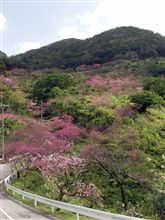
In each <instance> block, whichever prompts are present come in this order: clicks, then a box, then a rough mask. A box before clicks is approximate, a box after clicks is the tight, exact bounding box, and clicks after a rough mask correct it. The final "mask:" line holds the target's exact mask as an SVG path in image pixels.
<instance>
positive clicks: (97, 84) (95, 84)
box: [86, 75, 106, 87]
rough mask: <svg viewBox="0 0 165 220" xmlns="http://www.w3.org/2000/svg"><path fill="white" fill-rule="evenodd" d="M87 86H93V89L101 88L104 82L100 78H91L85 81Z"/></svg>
mask: <svg viewBox="0 0 165 220" xmlns="http://www.w3.org/2000/svg"><path fill="white" fill-rule="evenodd" d="M86 83H87V85H90V86H93V87H101V86H104V85H105V83H106V81H105V79H104V78H103V77H101V76H98V75H96V76H93V77H92V78H91V79H89V80H87V81H86Z"/></svg>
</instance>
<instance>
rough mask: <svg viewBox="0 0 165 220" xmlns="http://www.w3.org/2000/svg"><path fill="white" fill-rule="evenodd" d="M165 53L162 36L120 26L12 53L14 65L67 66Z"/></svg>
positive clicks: (142, 57) (164, 39)
mask: <svg viewBox="0 0 165 220" xmlns="http://www.w3.org/2000/svg"><path fill="white" fill-rule="evenodd" d="M161 56H165V37H163V36H161V35H160V34H157V33H154V32H152V31H148V30H144V29H139V28H136V27H131V26H129V27H119V28H115V29H111V30H109V31H105V32H103V33H101V34H98V35H96V36H94V37H92V38H88V39H85V40H79V39H74V38H71V39H66V40H62V41H58V42H55V43H52V44H50V45H48V46H44V47H41V48H39V49H35V50H30V51H28V52H26V53H23V54H19V55H17V56H12V57H11V58H10V61H11V63H12V65H13V66H17V67H25V68H30V69H38V68H50V67H55V68H68V67H72V68H74V67H77V66H79V65H82V64H86V65H90V64H95V63H105V62H107V61H110V60H116V59H146V58H150V57H161Z"/></svg>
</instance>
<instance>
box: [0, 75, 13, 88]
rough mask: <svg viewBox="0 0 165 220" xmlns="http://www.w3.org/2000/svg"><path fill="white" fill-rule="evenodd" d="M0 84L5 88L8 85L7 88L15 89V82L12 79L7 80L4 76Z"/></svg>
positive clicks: (0, 77) (0, 79) (0, 78)
mask: <svg viewBox="0 0 165 220" xmlns="http://www.w3.org/2000/svg"><path fill="white" fill-rule="evenodd" d="M0 84H1V85H2V86H3V84H4V85H6V86H9V87H13V86H14V81H13V80H12V79H10V78H7V77H5V76H3V75H1V76H0Z"/></svg>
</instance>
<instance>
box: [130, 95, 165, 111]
mask: <svg viewBox="0 0 165 220" xmlns="http://www.w3.org/2000/svg"><path fill="white" fill-rule="evenodd" d="M130 98H131V102H132V103H133V104H134V105H135V107H136V108H137V109H138V110H139V112H145V111H146V109H147V108H148V107H151V106H159V105H161V104H163V103H164V101H163V99H162V97H160V96H159V95H158V94H156V93H155V92H153V91H142V92H137V93H135V94H133V95H131V96H130Z"/></svg>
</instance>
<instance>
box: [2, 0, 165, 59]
mask: <svg viewBox="0 0 165 220" xmlns="http://www.w3.org/2000/svg"><path fill="white" fill-rule="evenodd" d="M0 1H1V10H0V32H1V50H2V51H3V52H5V53H6V54H7V55H9V56H10V55H15V54H19V53H23V52H25V51H28V50H30V49H36V48H39V47H41V46H44V45H48V44H50V43H53V42H55V41H58V40H62V39H66V38H71V37H74V38H79V39H85V38H88V37H92V36H94V35H96V34H99V33H101V32H103V31H106V30H109V29H112V28H115V27H120V26H135V27H140V28H144V29H148V30H152V31H154V32H158V33H160V34H161V35H164V36H165V25H164V22H165V13H164V10H165V0H0Z"/></svg>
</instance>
